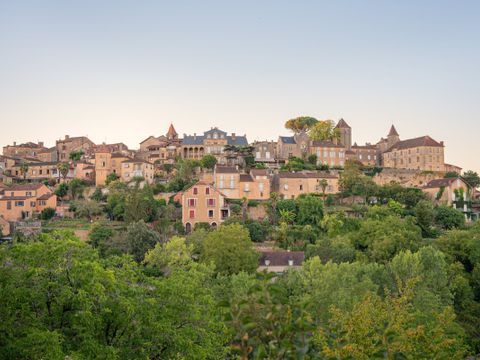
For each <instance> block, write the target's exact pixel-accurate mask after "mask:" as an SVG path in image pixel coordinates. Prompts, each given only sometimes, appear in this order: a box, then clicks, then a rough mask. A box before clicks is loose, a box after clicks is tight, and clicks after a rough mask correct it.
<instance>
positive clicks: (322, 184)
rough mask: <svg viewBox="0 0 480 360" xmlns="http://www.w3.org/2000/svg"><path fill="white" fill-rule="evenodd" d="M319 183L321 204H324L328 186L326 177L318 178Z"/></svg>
mask: <svg viewBox="0 0 480 360" xmlns="http://www.w3.org/2000/svg"><path fill="white" fill-rule="evenodd" d="M319 185H320V188H321V189H322V199H323V204H324V205H325V193H326V191H327V188H328V181H327V179H322V180H320V183H319Z"/></svg>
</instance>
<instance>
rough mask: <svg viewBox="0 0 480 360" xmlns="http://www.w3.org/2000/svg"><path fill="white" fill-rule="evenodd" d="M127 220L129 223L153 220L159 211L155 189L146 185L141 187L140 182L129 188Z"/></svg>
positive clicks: (127, 194) (126, 201)
mask: <svg viewBox="0 0 480 360" xmlns="http://www.w3.org/2000/svg"><path fill="white" fill-rule="evenodd" d="M124 206H125V221H126V222H127V223H130V222H136V221H139V220H143V221H145V222H152V221H153V220H154V219H155V218H156V216H157V213H158V207H159V203H158V202H157V201H156V200H155V198H154V197H153V190H152V188H151V187H150V186H148V185H146V186H144V187H143V188H140V186H139V185H138V183H137V184H136V185H135V187H133V188H131V189H129V190H128V191H127V192H126V196H125V205H124Z"/></svg>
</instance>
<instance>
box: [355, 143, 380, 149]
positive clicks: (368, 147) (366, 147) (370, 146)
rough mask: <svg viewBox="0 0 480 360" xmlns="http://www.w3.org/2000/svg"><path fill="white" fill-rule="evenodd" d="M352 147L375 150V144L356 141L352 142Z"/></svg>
mask: <svg viewBox="0 0 480 360" xmlns="http://www.w3.org/2000/svg"><path fill="white" fill-rule="evenodd" d="M352 149H370V150H376V149H377V146H376V145H372V144H365V145H358V144H357V143H355V144H353V146H352Z"/></svg>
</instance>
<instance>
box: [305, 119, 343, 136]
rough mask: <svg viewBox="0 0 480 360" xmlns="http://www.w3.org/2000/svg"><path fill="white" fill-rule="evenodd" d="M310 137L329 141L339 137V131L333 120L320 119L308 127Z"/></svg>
mask: <svg viewBox="0 0 480 360" xmlns="http://www.w3.org/2000/svg"><path fill="white" fill-rule="evenodd" d="M308 136H309V137H310V139H312V140H315V141H330V140H338V139H340V131H339V129H338V128H336V126H335V122H334V121H333V120H320V121H318V122H317V123H316V124H315V125H313V126H312V127H310V129H309V131H308Z"/></svg>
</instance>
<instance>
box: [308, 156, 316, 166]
mask: <svg viewBox="0 0 480 360" xmlns="http://www.w3.org/2000/svg"><path fill="white" fill-rule="evenodd" d="M317 160H318V158H317V154H310V155H308V158H307V161H308V163H309V164H311V165H317Z"/></svg>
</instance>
